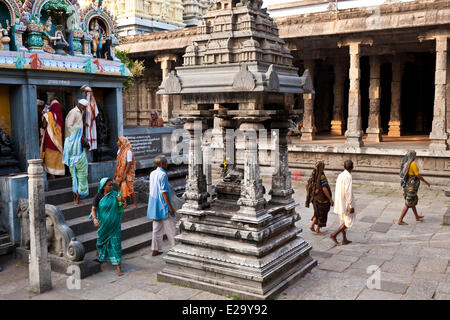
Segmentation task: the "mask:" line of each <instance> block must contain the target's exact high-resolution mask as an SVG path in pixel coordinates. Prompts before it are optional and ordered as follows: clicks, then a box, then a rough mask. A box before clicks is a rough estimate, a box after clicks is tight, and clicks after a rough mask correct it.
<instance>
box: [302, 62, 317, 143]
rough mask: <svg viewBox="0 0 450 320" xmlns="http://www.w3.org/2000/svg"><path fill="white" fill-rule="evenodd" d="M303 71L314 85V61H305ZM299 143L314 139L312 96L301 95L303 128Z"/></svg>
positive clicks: (311, 94) (314, 126) (315, 129)
mask: <svg viewBox="0 0 450 320" xmlns="http://www.w3.org/2000/svg"><path fill="white" fill-rule="evenodd" d="M304 67H305V69H308V70H309V74H310V76H311V81H312V82H313V83H314V60H306V61H305V63H304ZM301 131H302V136H301V138H300V140H301V141H311V140H314V139H315V137H316V132H317V128H316V125H315V119H314V94H313V93H306V94H303V127H302V130H301Z"/></svg>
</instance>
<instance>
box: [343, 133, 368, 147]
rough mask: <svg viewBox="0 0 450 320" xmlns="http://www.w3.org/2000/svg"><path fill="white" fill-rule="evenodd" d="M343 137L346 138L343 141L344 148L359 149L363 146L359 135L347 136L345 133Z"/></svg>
mask: <svg viewBox="0 0 450 320" xmlns="http://www.w3.org/2000/svg"><path fill="white" fill-rule="evenodd" d="M345 136H346V137H347V140H346V141H345V144H344V145H345V147H348V148H360V147H362V146H363V145H364V143H363V141H362V134H361V135H357V134H355V135H348V134H347V133H346V134H345Z"/></svg>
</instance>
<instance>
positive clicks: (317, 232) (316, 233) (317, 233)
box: [314, 231, 325, 236]
mask: <svg viewBox="0 0 450 320" xmlns="http://www.w3.org/2000/svg"><path fill="white" fill-rule="evenodd" d="M314 234H315V235H316V236H324V235H325V233H323V232H320V231H316V232H314Z"/></svg>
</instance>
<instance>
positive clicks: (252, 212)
mask: <svg viewBox="0 0 450 320" xmlns="http://www.w3.org/2000/svg"><path fill="white" fill-rule="evenodd" d="M246 120H247V121H248V120H250V119H246ZM260 129H264V126H263V125H262V124H261V123H254V122H242V123H241V125H240V127H239V130H241V131H242V132H243V133H244V135H245V139H244V140H245V159H244V180H243V181H241V196H240V198H239V200H238V201H237V204H238V205H239V206H240V208H239V211H238V212H236V214H234V215H233V216H232V217H231V220H232V221H237V222H242V223H252V224H260V223H262V222H264V221H266V220H269V219H271V218H272V216H271V215H270V214H268V213H267V211H266V209H265V203H266V200H265V199H264V187H263V184H262V180H261V177H260V175H259V155H258V131H259V130H260Z"/></svg>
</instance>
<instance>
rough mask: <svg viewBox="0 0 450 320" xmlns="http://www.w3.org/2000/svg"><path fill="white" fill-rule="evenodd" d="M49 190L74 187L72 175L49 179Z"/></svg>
mask: <svg viewBox="0 0 450 320" xmlns="http://www.w3.org/2000/svg"><path fill="white" fill-rule="evenodd" d="M47 184H48V191H53V190H58V189H65V188H70V187H72V177H71V176H68V177H61V178H56V179H47Z"/></svg>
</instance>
